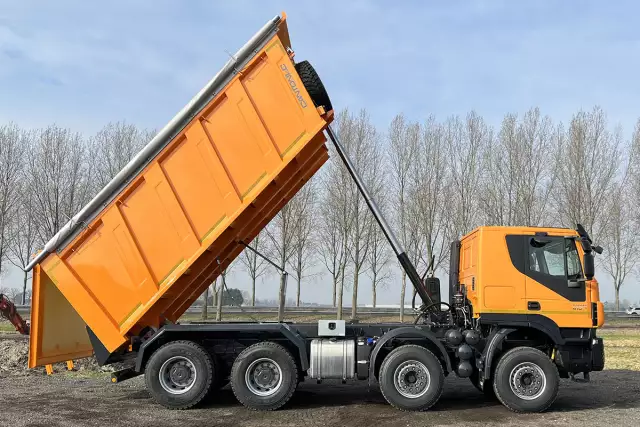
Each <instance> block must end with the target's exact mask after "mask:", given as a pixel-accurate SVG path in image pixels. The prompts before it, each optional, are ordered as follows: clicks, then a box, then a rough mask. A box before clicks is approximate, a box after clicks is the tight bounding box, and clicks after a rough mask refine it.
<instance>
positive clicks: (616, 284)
mask: <svg viewBox="0 0 640 427" xmlns="http://www.w3.org/2000/svg"><path fill="white" fill-rule="evenodd" d="M614 286H615V288H616V311H620V287H619V286H618V283H617V281H616V282H614Z"/></svg>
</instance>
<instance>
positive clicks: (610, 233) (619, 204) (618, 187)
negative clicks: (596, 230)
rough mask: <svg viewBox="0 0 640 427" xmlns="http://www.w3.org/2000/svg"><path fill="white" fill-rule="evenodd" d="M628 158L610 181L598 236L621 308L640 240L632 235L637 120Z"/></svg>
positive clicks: (638, 186)
mask: <svg viewBox="0 0 640 427" xmlns="http://www.w3.org/2000/svg"><path fill="white" fill-rule="evenodd" d="M625 157H627V158H628V162H625V164H624V165H623V166H624V168H623V169H622V170H621V171H620V173H619V174H618V176H617V182H615V183H614V184H613V185H612V189H611V194H610V197H608V198H607V200H608V204H607V207H606V214H607V217H608V225H607V226H606V227H605V228H603V234H602V236H600V238H601V239H602V242H603V246H604V249H605V253H604V257H603V258H604V260H603V262H602V267H603V270H604V271H605V272H606V273H607V274H608V275H609V276H610V277H611V280H612V282H613V287H614V290H615V301H616V302H615V308H616V311H619V310H620V288H621V287H622V285H623V284H624V282H625V280H626V279H627V278H628V276H629V274H631V273H632V272H633V270H634V268H635V267H636V266H637V265H638V260H637V258H638V257H637V251H638V249H640V243H638V239H637V238H636V237H635V236H636V234H637V231H638V228H639V226H640V214H638V212H639V210H638V208H640V202H639V201H638V200H640V199H639V196H640V120H638V121H637V122H636V126H635V130H634V132H633V135H632V138H631V144H630V147H629V152H628V156H625Z"/></svg>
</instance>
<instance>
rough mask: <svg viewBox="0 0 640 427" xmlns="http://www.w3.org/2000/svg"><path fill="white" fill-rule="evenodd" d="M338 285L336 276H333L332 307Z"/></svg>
mask: <svg viewBox="0 0 640 427" xmlns="http://www.w3.org/2000/svg"><path fill="white" fill-rule="evenodd" d="M337 287H338V276H337V275H334V276H333V308H336V289H337Z"/></svg>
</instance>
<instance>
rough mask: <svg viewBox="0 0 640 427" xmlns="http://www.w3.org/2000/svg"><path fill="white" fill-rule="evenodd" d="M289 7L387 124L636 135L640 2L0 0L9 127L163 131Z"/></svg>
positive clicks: (328, 78) (2, 111)
mask: <svg viewBox="0 0 640 427" xmlns="http://www.w3.org/2000/svg"><path fill="white" fill-rule="evenodd" d="M282 10H285V11H286V12H287V14H288V16H289V29H290V32H291V38H292V43H293V48H294V50H295V51H296V54H297V55H296V58H297V59H298V60H302V59H308V60H310V61H311V62H312V63H313V64H314V66H315V67H316V69H317V70H318V72H319V73H320V75H321V77H322V78H323V80H324V83H325V85H326V86H327V88H328V90H329V93H330V94H331V97H332V100H333V104H334V106H336V107H337V108H344V107H349V108H351V109H359V108H361V107H366V108H368V109H369V111H370V113H371V116H372V118H373V120H374V121H375V122H376V123H378V125H379V127H381V128H383V129H384V128H386V127H387V125H388V123H389V121H390V120H391V118H392V117H393V116H394V115H395V114H397V113H400V112H404V113H405V114H406V115H407V116H409V117H410V118H412V119H421V118H424V117H426V116H427V115H428V114H436V115H437V116H439V117H445V116H448V115H450V114H465V113H466V112H467V111H469V110H471V109H475V110H476V111H477V112H478V113H479V114H481V115H483V116H484V117H485V118H486V119H487V120H488V121H489V122H490V123H492V124H497V123H499V121H500V119H501V117H502V115H503V114H504V113H505V112H523V111H525V110H527V109H528V108H529V107H531V106H539V107H540V108H541V110H542V112H543V113H545V114H549V115H550V116H552V117H553V118H554V119H556V120H563V121H566V120H567V119H569V118H570V117H571V114H572V113H573V112H575V111H577V110H579V109H580V108H584V109H591V108H592V107H593V106H594V105H600V106H602V107H603V108H604V110H605V111H606V112H607V113H608V116H609V119H610V122H611V123H612V125H616V124H620V125H622V126H623V127H624V129H625V130H626V132H625V133H630V130H631V128H632V127H633V125H634V123H635V121H636V119H637V117H638V116H639V115H640V114H639V111H638V98H639V97H638V94H639V92H640V77H638V70H639V69H640V32H639V31H638V27H637V17H638V13H639V12H640V3H637V2H631V1H628V2H624V1H619V2H602V1H599V2H598V1H581V2H577V1H564V2H559V1H517V2H516V1H447V2H430V1H405V2H382V1H379V2H368V1H345V0H342V1H333V0H324V1H321V2H300V1H260V2H258V1H253V2H249V1H233V2H231V1H225V2H222V1H220V2H213V1H153V2H152V1H136V2H131V1H108V2H88V1H69V0H56V1H55V2H53V1H40V2H34V1H28V0H20V1H15V0H0V99H1V101H0V122H2V123H4V122H7V121H10V120H13V121H16V122H17V123H19V124H21V125H23V126H27V127H36V126H42V125H45V124H49V123H52V122H55V123H58V124H59V125H62V126H67V127H71V128H74V129H76V130H79V131H81V132H84V133H87V134H90V133H92V132H95V131H97V130H98V129H99V128H100V127H101V126H102V125H103V124H105V123H107V122H109V121H115V120H123V119H126V120H127V121H129V122H133V123H136V124H138V125H140V126H144V127H155V128H160V127H162V126H164V124H165V123H166V122H167V121H168V120H169V119H170V118H171V117H172V116H173V115H174V114H175V113H176V112H177V111H178V110H179V109H180V108H181V107H182V106H183V105H184V104H185V103H186V102H187V101H188V100H189V99H190V98H191V97H192V96H193V95H194V94H195V93H196V92H197V91H198V90H199V89H200V88H201V87H202V85H203V84H204V83H205V82H206V81H208V80H209V79H210V78H211V77H212V76H213V75H214V74H215V73H216V72H217V71H218V70H219V68H220V67H221V66H222V65H223V64H224V63H225V62H226V60H227V59H228V53H233V52H235V51H236V50H237V49H238V48H239V47H240V46H241V45H242V44H244V42H245V41H246V40H247V39H248V38H249V37H250V36H251V35H252V34H253V33H254V32H255V31H257V29H259V28H260V27H261V26H262V25H263V24H264V23H265V22H266V21H267V20H268V19H270V18H271V17H273V16H275V15H276V14H278V13H279V12H280V11H282ZM623 289H624V288H623ZM627 289H628V288H627ZM603 293H604V294H605V295H604V296H605V297H610V296H609V295H608V293H607V292H603ZM636 294H637V293H635V292H634V293H633V294H631V296H633V295H636ZM623 296H624V291H623Z"/></svg>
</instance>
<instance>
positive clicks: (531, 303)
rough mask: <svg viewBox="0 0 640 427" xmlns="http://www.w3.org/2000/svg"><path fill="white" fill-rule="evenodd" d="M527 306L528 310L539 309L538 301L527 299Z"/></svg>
mask: <svg viewBox="0 0 640 427" xmlns="http://www.w3.org/2000/svg"><path fill="white" fill-rule="evenodd" d="M527 308H528V309H529V310H540V303H539V302H538V301H529V302H528V303H527Z"/></svg>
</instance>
